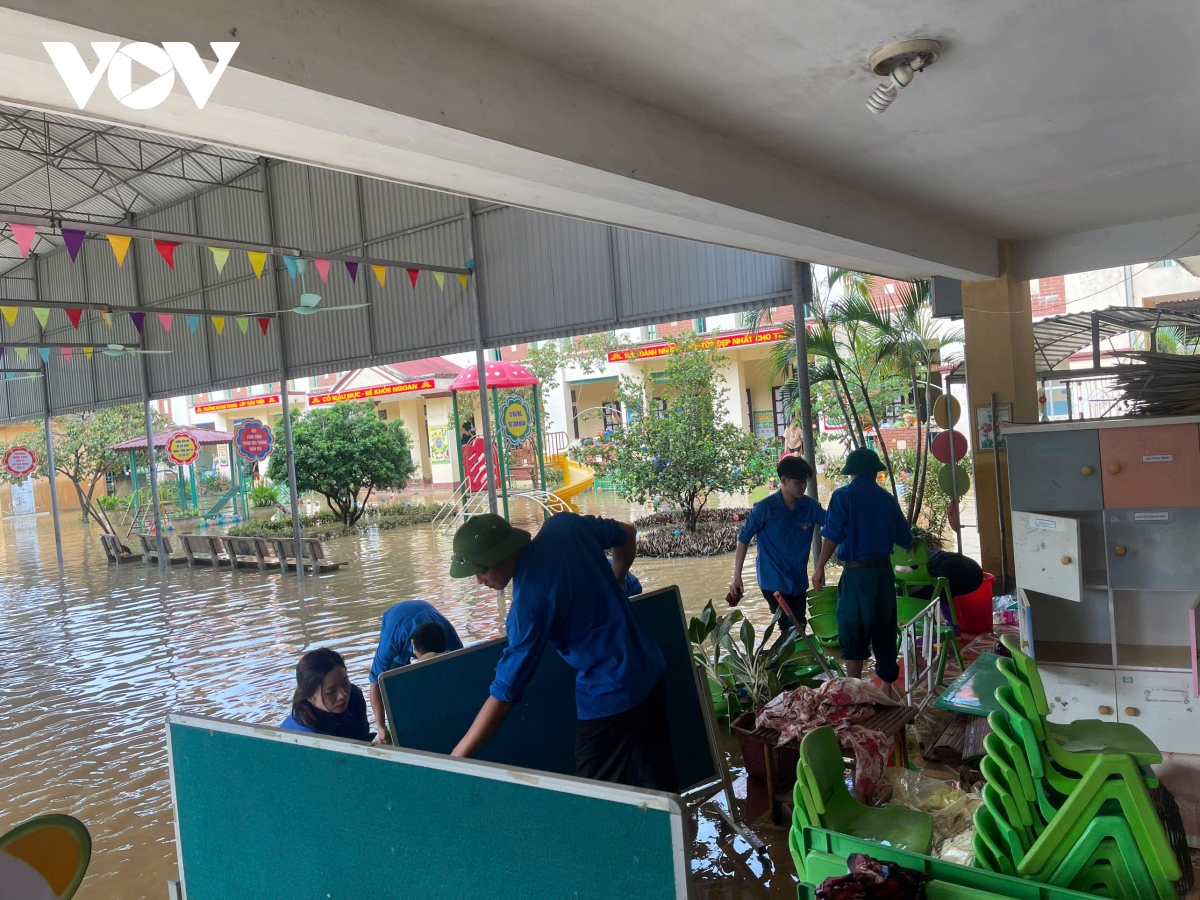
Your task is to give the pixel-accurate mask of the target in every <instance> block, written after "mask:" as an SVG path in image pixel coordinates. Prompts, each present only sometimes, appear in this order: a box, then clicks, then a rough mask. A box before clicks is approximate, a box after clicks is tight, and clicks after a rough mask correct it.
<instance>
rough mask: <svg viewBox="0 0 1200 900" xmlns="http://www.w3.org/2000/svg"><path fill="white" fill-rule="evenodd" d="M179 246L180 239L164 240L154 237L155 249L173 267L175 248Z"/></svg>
mask: <svg viewBox="0 0 1200 900" xmlns="http://www.w3.org/2000/svg"><path fill="white" fill-rule="evenodd" d="M178 246H179V242H178V241H164V240H162V239H160V238H155V239H154V249H155V250H157V251H158V253H159V255H160V256H161V257H162V258H163V259H165V260H166V261H167V265H168V266H170V267H171V268H172V269H173V268H175V248H176V247H178Z"/></svg>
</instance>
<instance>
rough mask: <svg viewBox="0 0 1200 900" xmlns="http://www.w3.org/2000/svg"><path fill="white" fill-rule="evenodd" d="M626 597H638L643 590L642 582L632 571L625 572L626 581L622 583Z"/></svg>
mask: <svg viewBox="0 0 1200 900" xmlns="http://www.w3.org/2000/svg"><path fill="white" fill-rule="evenodd" d="M621 587H622V589H623V590H624V591H625V596H626V597H636V596H637V595H638V594H640V593H641V592H642V583H641V582H640V581H638V579H637V576H636V575H634V574H633V573H632V572H626V573H625V582H624V583H623V584H622V585H621Z"/></svg>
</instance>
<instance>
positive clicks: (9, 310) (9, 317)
mask: <svg viewBox="0 0 1200 900" xmlns="http://www.w3.org/2000/svg"><path fill="white" fill-rule="evenodd" d="M17 311H18V308H17V307H15V306H0V313H4V321H5V322H7V323H8V327H9V328H13V327H15V326H16V324H17Z"/></svg>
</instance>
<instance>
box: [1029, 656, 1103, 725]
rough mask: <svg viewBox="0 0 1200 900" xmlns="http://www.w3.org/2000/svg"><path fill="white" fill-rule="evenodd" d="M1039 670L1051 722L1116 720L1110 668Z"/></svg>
mask: <svg viewBox="0 0 1200 900" xmlns="http://www.w3.org/2000/svg"><path fill="white" fill-rule="evenodd" d="M1038 674H1040V675H1041V676H1042V685H1043V686H1044V687H1045V689H1046V702H1047V703H1048V704H1049V706H1050V715H1049V716H1047V718H1048V719H1049V720H1050V721H1051V722H1060V723H1062V724H1067V723H1068V722H1074V721H1075V720H1076V719H1102V720H1103V721H1105V722H1115V721H1117V690H1116V683H1115V682H1116V679H1115V676H1114V673H1113V670H1112V669H1085V668H1082V667H1080V666H1044V665H1042V664H1041V663H1039V664H1038Z"/></svg>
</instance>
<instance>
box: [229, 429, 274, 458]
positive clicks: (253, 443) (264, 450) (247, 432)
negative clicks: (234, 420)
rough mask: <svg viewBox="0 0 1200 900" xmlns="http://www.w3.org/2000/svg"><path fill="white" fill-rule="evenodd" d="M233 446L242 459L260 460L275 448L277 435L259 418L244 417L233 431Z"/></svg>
mask: <svg viewBox="0 0 1200 900" xmlns="http://www.w3.org/2000/svg"><path fill="white" fill-rule="evenodd" d="M233 446H234V447H236V448H237V453H238V456H240V457H241V458H242V459H246V460H249V461H250V462H259V461H261V460H264V459H266V458H267V457H268V456H270V455H271V451H272V450H274V449H275V435H273V434H271V429H270V428H269V427H268V426H266V425H264V424H263V423H262V422H260V421H259V420H258V419H244V420H243V421H242V422H240V423H238V427H237V430H236V431H234V433H233Z"/></svg>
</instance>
